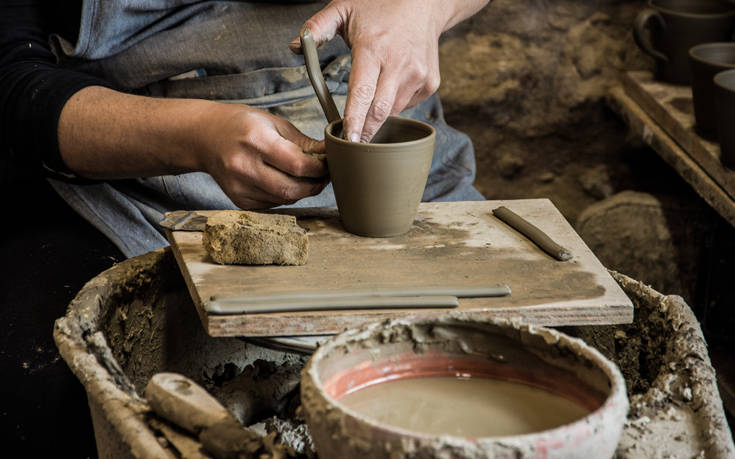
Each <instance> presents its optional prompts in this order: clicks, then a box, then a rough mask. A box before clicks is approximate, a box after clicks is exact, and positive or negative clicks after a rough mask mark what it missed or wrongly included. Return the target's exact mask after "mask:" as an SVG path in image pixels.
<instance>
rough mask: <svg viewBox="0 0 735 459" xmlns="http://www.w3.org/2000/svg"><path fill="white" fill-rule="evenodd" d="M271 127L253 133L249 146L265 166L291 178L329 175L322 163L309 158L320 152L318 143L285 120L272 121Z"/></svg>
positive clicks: (313, 157)
mask: <svg viewBox="0 0 735 459" xmlns="http://www.w3.org/2000/svg"><path fill="white" fill-rule="evenodd" d="M272 127H273V128H272V129H261V130H258V131H256V132H255V133H254V136H256V137H257V138H255V139H253V140H254V141H253V142H251V148H252V147H254V148H255V149H256V150H257V152H258V153H259V155H260V157H261V159H262V161H263V162H264V163H266V164H269V165H270V166H272V167H275V168H276V169H279V170H280V171H282V172H284V173H285V174H288V175H290V176H292V177H311V178H322V177H324V176H326V175H327V174H328V170H327V166H326V164H325V163H324V161H321V160H319V159H317V158H316V157H315V156H314V155H313V154H311V153H318V152H321V151H323V147H322V146H321V145H320V142H318V141H316V140H314V139H312V138H310V137H307V136H305V135H304V134H302V133H301V132H300V131H299V130H298V129H296V127H295V126H293V125H292V124H291V123H289V122H288V121H285V120H281V119H275V120H274V121H273V126H272ZM307 152H308V153H310V154H307Z"/></svg>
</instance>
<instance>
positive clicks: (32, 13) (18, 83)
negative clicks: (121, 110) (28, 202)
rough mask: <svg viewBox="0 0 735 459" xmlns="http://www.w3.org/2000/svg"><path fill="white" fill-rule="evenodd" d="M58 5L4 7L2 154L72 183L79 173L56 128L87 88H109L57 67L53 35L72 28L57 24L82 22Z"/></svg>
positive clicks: (8, 0) (7, 2) (15, 0)
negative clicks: (66, 158)
mask: <svg viewBox="0 0 735 459" xmlns="http://www.w3.org/2000/svg"><path fill="white" fill-rule="evenodd" d="M53 3H55V2H44V1H42V0H41V1H38V0H37V1H29V0H25V1H22V0H20V1H19V0H3V2H2V3H0V155H2V159H3V160H5V161H8V162H10V161H15V162H22V163H29V162H30V163H31V165H32V166H36V167H42V168H43V169H45V170H46V172H47V173H49V174H52V175H53V176H55V177H57V178H62V179H73V178H74V174H72V173H71V171H69V170H68V168H67V167H66V165H65V164H64V163H63V161H62V160H61V155H60V153H59V144H58V138H57V127H58V123H59V115H60V114H61V109H62V108H63V107H64V104H65V103H66V101H67V100H68V99H69V98H70V97H71V96H72V95H73V94H74V93H75V92H77V91H79V90H80V89H82V88H84V87H87V86H92V85H102V86H108V87H109V86H110V85H109V84H108V83H107V82H105V81H103V80H100V79H99V78H95V77H92V76H90V75H87V74H84V73H80V72H75V71H72V70H67V69H61V68H59V67H58V66H57V65H56V58H55V56H54V55H53V53H51V50H50V47H49V44H48V36H49V34H50V33H51V32H57V31H59V30H61V29H66V30H69V24H58V22H59V21H60V20H61V21H67V22H68V21H69V20H71V21H75V20H76V21H77V22H78V21H79V18H80V10H79V9H77V10H76V11H70V12H69V13H70V14H62V15H61V16H58V15H55V14H54V13H55V11H53ZM59 3H61V4H66V7H68V8H72V9H73V8H76V7H78V5H77V2H59ZM73 5H75V6H73ZM54 16H56V17H54ZM74 27H78V24H76V25H75V26H74V25H73V26H72V29H73V28H74ZM57 28H58V30H57ZM73 38H76V37H73Z"/></svg>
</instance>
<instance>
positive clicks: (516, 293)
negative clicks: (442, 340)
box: [168, 199, 633, 336]
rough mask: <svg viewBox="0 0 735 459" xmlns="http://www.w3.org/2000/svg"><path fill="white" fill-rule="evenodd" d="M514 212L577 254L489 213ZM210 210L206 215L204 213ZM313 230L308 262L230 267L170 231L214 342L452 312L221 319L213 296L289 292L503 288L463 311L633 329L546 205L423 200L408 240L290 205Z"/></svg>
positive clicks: (591, 261)
mask: <svg viewBox="0 0 735 459" xmlns="http://www.w3.org/2000/svg"><path fill="white" fill-rule="evenodd" d="M501 205H504V206H507V207H508V208H510V209H511V210H513V211H514V212H516V213H517V214H519V215H520V216H521V217H523V218H525V219H527V220H528V221H530V222H531V223H533V224H535V225H536V226H538V227H539V228H541V229H542V230H543V231H546V232H547V233H548V234H549V235H550V236H551V237H552V238H554V239H555V240H556V241H557V242H558V243H560V244H561V245H563V246H565V247H566V248H568V249H570V250H571V251H572V253H573V254H574V258H573V259H572V260H570V261H567V262H559V261H556V260H555V259H553V258H552V257H550V256H549V255H547V254H546V253H544V252H542V251H541V250H540V249H539V248H538V247H536V246H535V245H534V244H533V243H532V242H530V241H529V240H528V239H526V238H525V237H524V236H522V235H520V234H519V233H517V232H516V231H514V230H513V229H511V228H510V227H508V226H507V225H506V224H505V223H503V222H501V221H500V220H497V219H496V218H495V217H493V216H492V212H491V211H492V209H494V208H496V207H498V206H501ZM202 213H205V214H206V213H207V212H202ZM284 213H290V214H292V215H296V216H297V218H298V220H299V224H300V225H301V226H304V227H306V228H307V229H308V230H309V245H310V247H309V260H308V263H307V264H306V265H305V266H232V265H218V264H216V263H214V262H212V261H211V259H210V258H209V256H208V255H207V253H206V251H205V250H204V248H203V246H202V233H201V232H195V231H194V232H192V231H168V236H169V240H170V241H171V245H172V248H173V251H174V254H175V256H176V259H177V261H178V263H179V266H180V268H181V270H182V273H183V275H184V278H185V279H186V283H187V285H188V287H189V291H190V292H191V295H192V297H193V299H194V303H195V305H196V307H197V310H198V312H199V316H200V318H201V319H202V323H203V325H204V328H205V329H206V330H207V332H208V333H209V334H210V335H212V336H287V335H319V334H329V333H336V332H339V331H341V330H342V329H344V328H346V327H354V326H358V325H360V324H362V323H365V322H367V321H375V320H379V319H383V318H388V317H408V316H415V315H419V314H424V315H436V314H441V313H444V312H446V310H436V309H430V310H406V309H403V310H373V311H368V310H360V311H312V312H291V313H273V314H249V315H246V314H239V315H228V316H225V315H214V314H207V313H206V311H205V310H204V305H205V304H206V302H208V301H210V298H211V297H212V296H213V295H252V296H255V295H258V296H260V295H266V294H274V293H282V292H287V291H294V290H298V291H319V290H325V289H328V290H337V289H346V288H361V289H368V288H376V287H402V286H404V287H408V286H429V285H487V284H495V283H505V284H508V285H509V286H510V288H511V289H512V291H513V293H512V295H511V296H508V297H503V298H462V299H461V300H460V307H459V309H460V310H463V311H474V312H477V313H478V314H486V315H491V316H498V317H520V318H523V319H526V320H528V321H529V322H532V323H535V324H543V325H582V324H614V323H629V322H631V321H632V320H633V305H632V303H631V302H630V300H629V299H628V298H627V296H626V295H625V293H623V291H622V289H621V288H620V287H619V286H618V285H617V284H616V283H615V281H614V280H613V279H612V277H611V276H610V274H609V273H608V272H607V270H606V269H605V268H604V267H603V266H602V264H600V262H599V261H598V260H597V258H596V257H595V256H594V254H593V253H592V252H591V251H590V250H589V248H588V247H587V246H586V245H585V244H584V242H583V241H582V240H581V239H580V237H579V236H578V235H577V234H576V233H575V232H574V230H573V229H572V227H571V226H570V225H569V223H568V222H567V221H566V219H564V217H563V216H562V215H561V213H559V211H558V210H557V209H556V208H555V207H554V205H553V204H552V203H551V202H550V201H549V200H546V199H531V200H515V201H482V202H460V203H422V204H421V205H420V207H419V212H418V215H417V219H416V222H415V223H414V226H413V228H412V229H411V231H409V232H408V233H407V234H405V235H403V236H399V237H393V238H385V239H374V238H365V237H359V236H355V235H352V234H350V233H347V232H345V231H344V230H343V229H342V227H341V225H340V223H339V216H338V213H337V209H336V208H333V207H328V208H309V209H289V210H288V211H284Z"/></svg>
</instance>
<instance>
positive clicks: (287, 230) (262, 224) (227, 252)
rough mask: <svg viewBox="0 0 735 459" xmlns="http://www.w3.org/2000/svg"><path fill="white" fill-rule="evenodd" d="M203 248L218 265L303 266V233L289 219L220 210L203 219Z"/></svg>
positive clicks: (305, 254) (305, 250)
mask: <svg viewBox="0 0 735 459" xmlns="http://www.w3.org/2000/svg"><path fill="white" fill-rule="evenodd" d="M202 243H203V244H204V248H205V249H206V250H207V253H208V254H209V256H210V257H212V259H213V260H214V261H216V262H217V263H220V264H241V265H271V264H275V265H303V264H306V259H307V257H308V256H309V238H308V236H307V235H306V230H305V229H304V228H302V227H300V226H299V225H298V224H297V223H296V217H293V216H291V215H278V214H259V213H256V212H247V211H241V210H224V211H220V212H217V213H215V214H212V216H210V217H209V218H207V225H206V227H205V229H204V237H203V239H202Z"/></svg>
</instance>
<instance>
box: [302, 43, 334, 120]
mask: <svg viewBox="0 0 735 459" xmlns="http://www.w3.org/2000/svg"><path fill="white" fill-rule="evenodd" d="M301 50H302V52H303V53H304V60H305V61H306V72H307V73H308V74H309V80H311V85H312V86H313V87H314V92H316V97H317V99H319V103H320V104H321V106H322V110H324V115H326V117H327V120H329V122H330V123H331V122H332V121H336V120H339V119H341V118H342V117H341V116H340V114H339V111H338V110H337V105H335V103H334V99H332V95H331V94H330V93H329V88H328V87H327V83H326V82H325V81H324V76H323V75H322V69H321V67H320V66H319V55H318V54H317V52H316V43H314V37H313V36H312V35H311V31H310V30H309V29H307V28H305V29H304V30H303V31H301Z"/></svg>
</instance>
